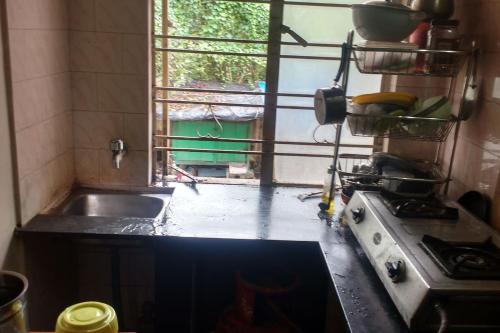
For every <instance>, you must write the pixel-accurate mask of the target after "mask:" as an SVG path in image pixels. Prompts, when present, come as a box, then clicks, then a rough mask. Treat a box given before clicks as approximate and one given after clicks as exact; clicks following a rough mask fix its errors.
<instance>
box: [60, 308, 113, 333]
mask: <svg viewBox="0 0 500 333" xmlns="http://www.w3.org/2000/svg"><path fill="white" fill-rule="evenodd" d="M56 333H118V320H117V318H116V313H115V310H114V309H113V308H112V307H111V306H109V305H107V304H104V303H99V302H84V303H78V304H75V305H72V306H70V307H68V308H66V310H64V311H63V312H62V313H61V314H60V315H59V317H58V318H57V324H56Z"/></svg>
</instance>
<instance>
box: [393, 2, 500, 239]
mask: <svg viewBox="0 0 500 333" xmlns="http://www.w3.org/2000/svg"><path fill="white" fill-rule="evenodd" d="M455 3H456V11H455V18H457V19H459V20H460V30H461V32H462V34H463V36H464V40H465V42H470V41H472V40H476V42H477V43H478V46H479V48H480V49H481V56H480V59H479V74H480V79H479V81H480V82H481V85H482V88H481V92H480V96H479V104H478V107H477V110H476V111H475V113H474V114H473V116H472V117H471V118H470V119H469V120H468V121H466V122H463V123H462V126H461V129H460V132H459V137H458V145H457V150H456V155H455V158H454V167H453V172H452V178H453V181H452V182H451V183H450V193H449V194H450V196H451V198H453V199H458V198H459V197H460V196H461V195H462V194H464V193H465V192H467V191H470V190H476V191H480V192H482V193H485V194H487V195H488V196H489V197H490V198H491V199H492V201H493V205H492V208H493V211H492V217H491V221H490V222H491V223H492V224H493V225H494V226H495V227H496V228H497V229H500V21H499V20H498V15H497V14H498V13H500V0H473V1H472V0H456V2H455ZM388 80H389V81H388V82H386V83H387V84H388V85H389V86H390V88H392V89H394V88H396V89H398V90H403V91H408V92H410V93H415V94H417V95H419V94H420V95H422V94H423V95H426V96H429V95H437V94H441V93H445V90H443V87H444V86H446V85H447V83H446V82H444V81H443V80H442V79H435V78H413V77H406V78H405V77H399V78H397V79H394V78H389V79H388ZM394 80H396V81H394ZM460 81H463V80H460V79H459V82H458V85H457V86H458V87H460V85H461V84H463V82H460ZM455 105H456V106H457V105H458V104H457V103H456V101H455ZM453 138H454V132H452V133H451V134H450V136H449V137H448V140H447V142H446V143H445V144H444V145H443V149H442V151H441V159H442V167H443V170H445V171H447V170H448V166H449V163H450V160H451V152H452V146H453ZM386 149H389V150H390V151H391V152H396V153H400V154H403V155H405V154H406V155H410V156H419V157H422V156H423V157H431V156H433V154H434V148H433V144H423V143H420V142H418V143H408V142H406V143H405V142H398V141H397V140H392V141H391V142H389V143H386Z"/></svg>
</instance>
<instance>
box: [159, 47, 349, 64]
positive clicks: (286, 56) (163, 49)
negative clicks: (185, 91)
mask: <svg viewBox="0 0 500 333" xmlns="http://www.w3.org/2000/svg"><path fill="white" fill-rule="evenodd" d="M154 50H155V51H158V52H171V53H191V54H211V55H226V56H238V57H255V58H267V57H268V53H245V52H223V51H201V50H188V49H173V48H169V47H155V48H154ZM279 57H280V58H282V59H308V60H337V61H339V60H340V57H321V56H299V55H291V54H281V55H279ZM350 60H351V61H353V60H354V59H352V58H351V59H350Z"/></svg>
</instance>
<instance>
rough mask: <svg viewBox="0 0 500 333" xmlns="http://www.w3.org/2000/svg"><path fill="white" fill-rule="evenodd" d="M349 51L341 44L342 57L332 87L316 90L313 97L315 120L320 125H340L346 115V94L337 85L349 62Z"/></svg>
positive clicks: (345, 44)
mask: <svg viewBox="0 0 500 333" xmlns="http://www.w3.org/2000/svg"><path fill="white" fill-rule="evenodd" d="M349 57H350V56H349V50H348V46H347V43H344V44H342V55H341V58H340V66H339V70H338V72H337V76H336V77H335V79H334V84H333V87H331V88H323V89H318V90H316V94H315V95H314V110H315V113H316V119H317V120H318V123H320V124H321V125H326V124H342V123H343V122H344V120H345V117H346V114H347V101H346V97H345V95H346V93H345V91H344V89H343V87H342V86H341V85H340V84H339V81H340V78H341V77H342V74H343V73H344V71H345V68H346V65H347V62H348V61H349Z"/></svg>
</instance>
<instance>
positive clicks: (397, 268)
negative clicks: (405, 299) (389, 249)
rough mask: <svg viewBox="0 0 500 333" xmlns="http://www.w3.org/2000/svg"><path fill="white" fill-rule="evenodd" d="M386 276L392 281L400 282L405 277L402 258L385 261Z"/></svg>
mask: <svg viewBox="0 0 500 333" xmlns="http://www.w3.org/2000/svg"><path fill="white" fill-rule="evenodd" d="M385 268H386V269H387V276H389V278H390V279H391V280H392V282H394V283H398V282H402V281H403V280H404V278H405V273H406V268H405V262H404V261H403V260H392V261H391V260H389V261H387V262H386V263H385Z"/></svg>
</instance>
